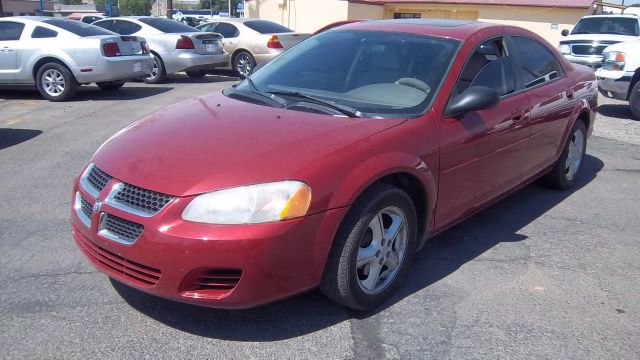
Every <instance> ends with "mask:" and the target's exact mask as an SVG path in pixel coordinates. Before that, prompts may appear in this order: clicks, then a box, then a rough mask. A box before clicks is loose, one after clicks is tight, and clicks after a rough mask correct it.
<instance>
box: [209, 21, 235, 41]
mask: <svg viewBox="0 0 640 360" xmlns="http://www.w3.org/2000/svg"><path fill="white" fill-rule="evenodd" d="M213 31H214V32H217V33H219V34H220V35H222V37H224V38H227V39H229V38H234V37H237V36H238V35H240V32H239V31H238V28H237V27H235V26H233V25H231V24H227V23H219V24H218V26H216V28H215V30H213Z"/></svg>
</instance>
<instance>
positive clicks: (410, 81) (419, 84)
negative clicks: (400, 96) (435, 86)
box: [394, 78, 431, 94]
mask: <svg viewBox="0 0 640 360" xmlns="http://www.w3.org/2000/svg"><path fill="white" fill-rule="evenodd" d="M394 84H398V85H404V86H408V87H412V88H414V89H418V90H420V91H424V92H425V93H427V94H428V93H429V92H430V91H431V86H429V84H427V83H426V82H424V81H422V80H418V79H416V78H400V79H398V80H396V82H395V83H394Z"/></svg>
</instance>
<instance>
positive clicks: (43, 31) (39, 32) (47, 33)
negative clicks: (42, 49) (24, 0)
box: [31, 26, 58, 39]
mask: <svg viewBox="0 0 640 360" xmlns="http://www.w3.org/2000/svg"><path fill="white" fill-rule="evenodd" d="M56 36H58V32H57V31H55V30H51V29H47V28H44V27H42V26H36V28H35V29H33V32H32V33H31V37H32V38H33V39H44V38H54V37H56Z"/></svg>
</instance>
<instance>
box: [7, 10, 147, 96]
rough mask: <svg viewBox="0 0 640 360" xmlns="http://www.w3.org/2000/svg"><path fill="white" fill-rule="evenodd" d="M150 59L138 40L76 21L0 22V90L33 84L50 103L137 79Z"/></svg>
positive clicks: (143, 43)
mask: <svg viewBox="0 0 640 360" xmlns="http://www.w3.org/2000/svg"><path fill="white" fill-rule="evenodd" d="M152 67H153V58H152V57H151V55H150V54H149V47H148V45H147V44H146V41H145V39H144V38H142V37H137V36H120V35H118V34H115V33H113V32H111V31H106V30H104V29H102V28H99V27H97V26H92V25H89V24H85V23H82V22H79V21H73V20H66V19H61V18H50V17H6V18H1V19H0V86H3V87H6V86H7V85H8V86H11V87H14V86H33V85H34V84H35V85H36V86H37V88H38V90H39V91H40V93H41V94H42V96H44V97H45V98H46V99H48V100H50V101H64V100H67V99H70V98H71V97H73V95H74V94H75V92H76V90H77V89H78V86H79V85H81V84H88V83H92V82H95V83H97V85H98V86H99V87H100V88H102V89H105V90H113V89H117V88H120V87H121V86H122V85H124V80H129V79H134V78H141V77H144V76H145V75H146V74H147V73H149V72H150V71H151V69H152Z"/></svg>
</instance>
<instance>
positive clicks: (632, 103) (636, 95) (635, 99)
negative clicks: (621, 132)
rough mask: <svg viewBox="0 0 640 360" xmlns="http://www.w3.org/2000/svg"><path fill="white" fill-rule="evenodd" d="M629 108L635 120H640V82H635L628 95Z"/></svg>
mask: <svg viewBox="0 0 640 360" xmlns="http://www.w3.org/2000/svg"><path fill="white" fill-rule="evenodd" d="M629 108H630V109H631V114H633V118H634V119H636V120H640V81H638V82H636V83H635V85H633V88H631V93H630V94H629Z"/></svg>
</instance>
